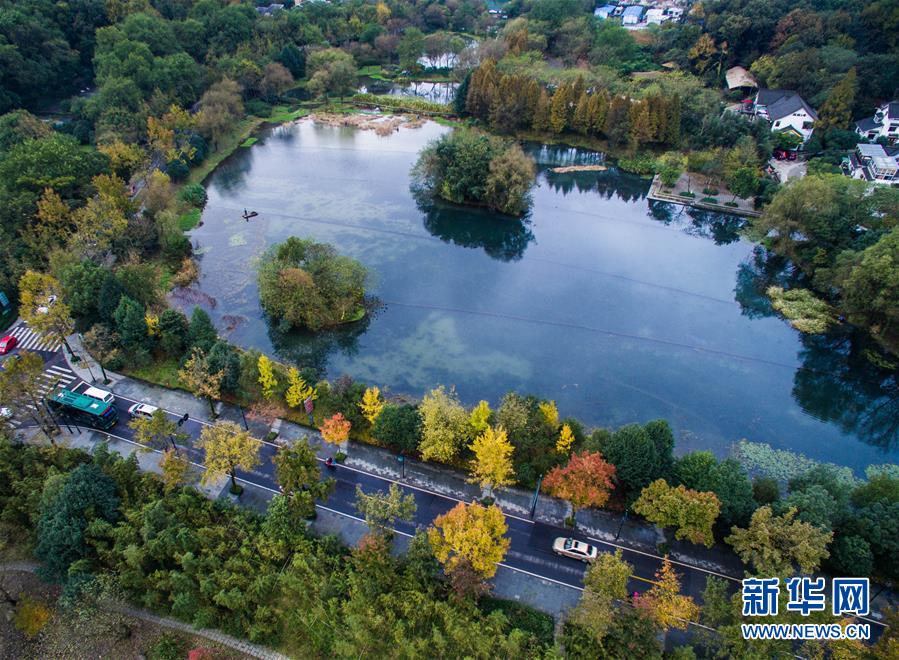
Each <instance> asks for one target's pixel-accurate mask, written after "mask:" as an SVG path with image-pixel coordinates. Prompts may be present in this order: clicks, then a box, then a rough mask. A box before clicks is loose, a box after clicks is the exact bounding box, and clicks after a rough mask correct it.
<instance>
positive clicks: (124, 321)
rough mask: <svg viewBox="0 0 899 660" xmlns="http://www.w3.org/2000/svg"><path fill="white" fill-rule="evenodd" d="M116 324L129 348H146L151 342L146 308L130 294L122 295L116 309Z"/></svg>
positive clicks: (123, 342) (126, 346)
mask: <svg viewBox="0 0 899 660" xmlns="http://www.w3.org/2000/svg"><path fill="white" fill-rule="evenodd" d="M114 317H115V325H116V330H117V331H118V333H119V337H120V338H121V340H122V344H123V345H124V346H125V348H128V349H132V350H134V349H146V348H147V347H148V346H149V343H150V337H149V336H148V335H147V321H146V320H145V318H144V317H145V312H144V308H143V307H142V306H141V305H140V303H138V302H135V301H134V300H132V299H131V298H129V297H128V296H122V298H121V300H119V306H118V307H116V310H115V314H114Z"/></svg>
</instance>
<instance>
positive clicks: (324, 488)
mask: <svg viewBox="0 0 899 660" xmlns="http://www.w3.org/2000/svg"><path fill="white" fill-rule="evenodd" d="M272 461H273V462H274V464H275V477H276V478H277V480H278V485H279V486H280V488H281V492H282V493H283V494H284V497H285V498H287V501H288V503H289V504H290V507H291V509H292V510H293V511H294V513H296V514H297V515H298V516H299V517H301V518H308V517H309V516H311V515H312V514H313V513H314V512H315V501H316V500H322V501H324V500H325V499H327V497H328V495H330V494H331V491H332V490H333V488H334V480H333V479H326V480H324V481H322V480H321V478H320V477H321V469H320V468H319V466H318V457H317V456H316V455H315V452H314V451H313V450H312V447H310V446H309V441H308V440H307V439H306V438H305V437H303V438H300V439H299V440H298V441H297V442H295V443H294V444H293V445H291V446H290V447H282V448H280V449H278V453H276V454H275V457H274V458H273V459H272Z"/></svg>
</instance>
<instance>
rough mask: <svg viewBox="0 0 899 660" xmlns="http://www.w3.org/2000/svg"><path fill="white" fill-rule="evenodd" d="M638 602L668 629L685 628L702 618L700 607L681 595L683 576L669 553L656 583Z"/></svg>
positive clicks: (656, 576) (646, 612) (651, 617)
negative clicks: (681, 576) (700, 616)
mask: <svg viewBox="0 0 899 660" xmlns="http://www.w3.org/2000/svg"><path fill="white" fill-rule="evenodd" d="M635 605H636V607H637V608H638V609H639V610H640V611H642V612H644V613H645V614H646V615H647V616H648V617H649V618H650V619H651V620H652V621H654V622H655V623H656V625H658V626H659V627H660V628H661V629H662V630H665V631H667V630H670V629H671V628H676V629H678V630H686V629H687V626H688V625H689V623H690V622H691V621H698V619H699V606H698V605H697V604H696V603H694V602H693V599H692V598H690V597H689V596H684V595H682V594H681V585H680V576H679V575H678V574H677V573H676V572H675V571H674V568H672V565H671V562H670V561H669V560H668V557H667V556H666V557H665V558H664V559H663V560H662V567H661V568H660V569H659V570H657V571H656V574H655V584H653V585H652V587H650V588H649V590H648V591H646V592H645V593H643V594H642V595H640V597H639V598H636V599H635Z"/></svg>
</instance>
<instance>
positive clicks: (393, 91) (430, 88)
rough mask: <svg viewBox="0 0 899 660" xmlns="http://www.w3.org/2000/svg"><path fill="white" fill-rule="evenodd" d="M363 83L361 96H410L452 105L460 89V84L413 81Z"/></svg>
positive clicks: (364, 81) (375, 80)
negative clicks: (367, 94)
mask: <svg viewBox="0 0 899 660" xmlns="http://www.w3.org/2000/svg"><path fill="white" fill-rule="evenodd" d="M362 81H363V83H364V84H363V85H362V86H360V87H359V93H360V94H366V93H370V94H378V95H388V96H410V97H414V98H419V99H423V100H425V101H429V102H430V103H452V102H453V100H454V99H455V98H456V90H457V89H458V88H459V83H456V82H427V81H412V82H409V83H406V84H400V83H397V82H395V81H392V80H377V79H376V78H363V79H362Z"/></svg>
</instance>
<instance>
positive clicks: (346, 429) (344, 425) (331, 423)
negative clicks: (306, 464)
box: [318, 412, 352, 453]
mask: <svg viewBox="0 0 899 660" xmlns="http://www.w3.org/2000/svg"><path fill="white" fill-rule="evenodd" d="M351 427H352V424H351V423H350V420H348V419H346V418H345V417H344V416H343V413H339V412H338V413H334V414H333V415H331V416H330V417H328V418H327V419H325V420H324V421H323V422H322V425H321V428H319V429H318V430H319V431H321V434H322V439H324V441H325V442H329V443H331V444H332V445H338V446H339V447H340V450H341V451H342V452H344V453H346V447H347V440H349V438H350V428H351Z"/></svg>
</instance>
